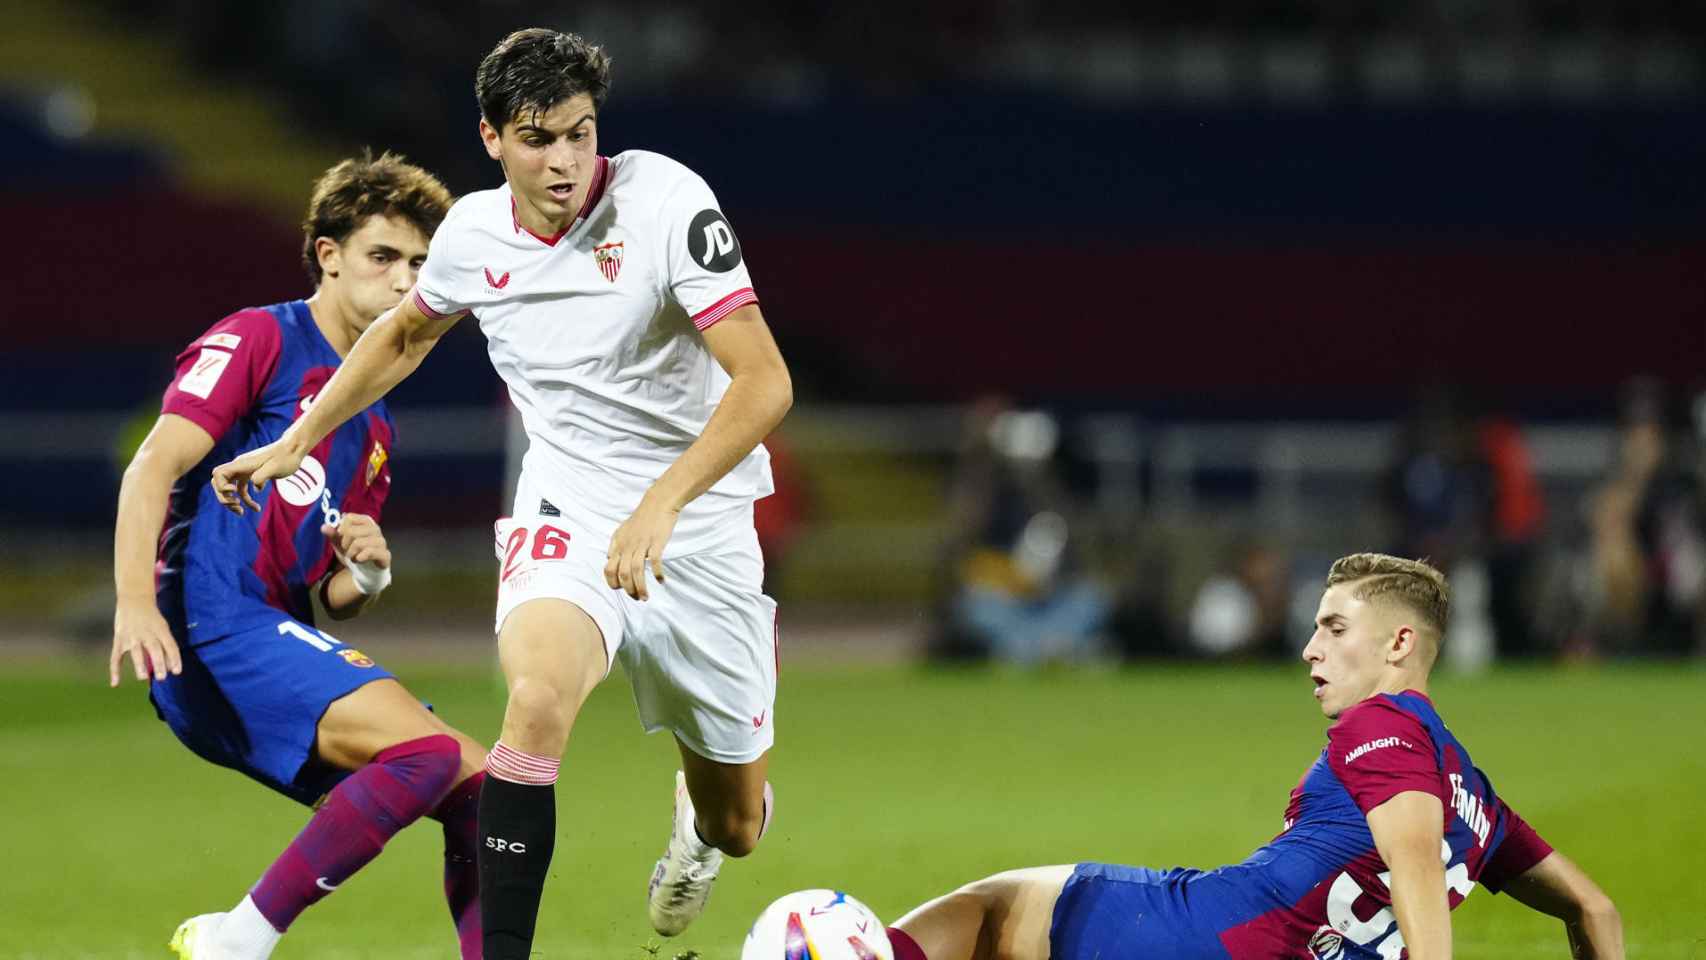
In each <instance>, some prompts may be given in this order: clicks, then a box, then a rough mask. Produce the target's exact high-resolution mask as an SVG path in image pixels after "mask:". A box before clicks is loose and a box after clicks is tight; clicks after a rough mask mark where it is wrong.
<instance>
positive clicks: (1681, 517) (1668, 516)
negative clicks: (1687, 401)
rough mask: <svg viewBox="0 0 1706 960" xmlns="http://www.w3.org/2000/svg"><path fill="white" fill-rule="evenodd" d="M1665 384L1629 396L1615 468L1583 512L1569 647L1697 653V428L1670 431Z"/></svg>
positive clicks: (1703, 536) (1700, 568)
mask: <svg viewBox="0 0 1706 960" xmlns="http://www.w3.org/2000/svg"><path fill="white" fill-rule="evenodd" d="M1671 424H1672V418H1671V417H1670V416H1669V415H1668V411H1667V402H1666V397H1665V391H1664V389H1663V387H1662V386H1661V385H1660V384H1658V383H1657V382H1656V381H1651V380H1645V379H1642V380H1637V381H1634V382H1633V383H1631V384H1630V385H1629V386H1628V388H1627V389H1626V393H1625V396H1624V401H1623V410H1622V415H1621V421H1620V425H1621V429H1620V435H1619V443H1618V450H1617V459H1616V462H1615V463H1614V464H1613V465H1612V467H1611V470H1610V473H1609V475H1608V476H1607V477H1606V479H1605V481H1604V482H1603V483H1602V484H1600V486H1599V487H1597V488H1596V489H1595V490H1594V491H1592V493H1590V494H1589V496H1588V498H1587V502H1586V504H1585V507H1584V518H1583V519H1584V521H1585V525H1586V534H1587V535H1586V543H1585V547H1584V549H1582V550H1581V552H1580V553H1578V554H1577V558H1576V561H1575V563H1574V565H1573V571H1572V572H1573V580H1572V582H1573V585H1574V587H1575V589H1574V590H1573V591H1571V593H1570V598H1571V599H1573V600H1574V603H1573V604H1572V605H1571V607H1570V608H1569V609H1570V610H1571V613H1572V617H1571V618H1570V620H1569V621H1568V622H1567V623H1565V624H1562V625H1561V626H1562V627H1563V629H1564V634H1565V635H1564V638H1563V639H1564V643H1565V645H1566V650H1567V651H1568V652H1570V653H1572V654H1574V655H1577V656H1584V655H1592V654H1598V653H1631V652H1644V653H1664V654H1676V653H1684V652H1689V651H1696V650H1699V649H1700V636H1701V622H1702V599H1703V593H1706V530H1703V529H1702V509H1701V490H1702V485H1701V482H1700V480H1701V478H1700V452H1699V451H1700V440H1699V438H1698V431H1699V427H1698V425H1696V430H1695V433H1694V434H1692V435H1691V434H1690V432H1689V431H1687V430H1676V429H1674V428H1673V427H1672V425H1671Z"/></svg>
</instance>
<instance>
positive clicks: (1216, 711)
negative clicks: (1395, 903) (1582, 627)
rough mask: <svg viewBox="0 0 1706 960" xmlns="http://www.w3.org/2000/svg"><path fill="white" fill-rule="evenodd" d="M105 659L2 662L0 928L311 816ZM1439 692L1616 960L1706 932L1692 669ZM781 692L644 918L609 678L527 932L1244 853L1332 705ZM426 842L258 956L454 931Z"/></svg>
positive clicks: (256, 855) (684, 944) (364, 878)
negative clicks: (744, 838)
mask: <svg viewBox="0 0 1706 960" xmlns="http://www.w3.org/2000/svg"><path fill="white" fill-rule="evenodd" d="M374 652H376V653H381V651H377V650H376V651H374ZM381 655H382V653H381ZM391 665H392V666H393V667H394V669H397V671H398V673H399V674H400V675H401V676H402V677H403V679H404V680H405V682H407V683H409V684H410V686H411V687H412V688H413V689H414V690H415V691H416V693H417V694H418V695H420V696H422V697H423V698H425V699H428V700H431V701H432V702H434V703H435V704H436V705H437V708H438V710H439V712H440V713H441V714H442V715H443V716H445V717H447V718H448V719H450V720H451V722H453V723H456V724H458V725H459V726H462V727H463V728H464V729H466V730H468V731H470V732H472V733H474V734H476V735H477V736H481V737H483V738H486V737H490V736H491V735H492V734H493V733H494V732H495V731H496V729H497V725H498V719H499V716H500V712H501V709H502V696H501V690H500V688H499V686H498V684H497V682H496V680H495V678H494V675H493V673H492V671H491V669H490V668H489V667H487V666H483V665H482V666H474V667H459V668H451V667H447V666H444V665H434V664H426V663H411V662H407V661H401V662H395V661H394V662H393V663H392V664H391ZM104 674H105V668H104V664H102V663H100V662H99V660H98V659H95V660H89V661H78V662H75V663H73V662H69V661H68V662H63V663H40V662H37V663H33V664H22V665H20V664H13V665H11V666H9V667H8V669H7V671H6V674H5V676H4V677H3V678H0V784H4V788H3V789H0V824H4V828H3V830H4V833H3V836H4V838H5V842H4V848H5V851H6V857H5V864H4V867H0V957H9V958H43V960H45V958H82V957H126V958H128V957H163V956H165V955H166V950H165V946H164V945H165V941H166V939H167V937H168V936H169V935H170V934H171V932H172V929H173V927H174V926H175V925H176V924H177V923H178V921H179V920H181V919H183V918H184V917H185V916H188V915H190V914H192V913H199V912H203V911H207V910H217V909H225V908H226V907H228V906H229V905H230V904H231V903H233V902H235V901H236V900H237V899H238V898H239V897H240V896H241V895H242V893H243V891H244V890H245V889H246V887H247V886H248V885H249V884H250V883H251V882H252V881H253V880H254V879H255V877H257V876H258V875H259V874H260V872H261V870H262V869H263V868H264V867H265V866H266V864H267V863H268V862H269V860H270V859H271V858H272V857H273V856H274V855H275V853H276V852H277V851H278V849H280V848H281V847H282V845H283V844H284V843H286V842H287V841H288V840H289V838H290V837H291V836H292V835H293V834H294V833H295V831H296V830H297V829H298V828H299V826H300V825H301V823H302V821H303V819H304V811H303V810H302V809H301V808H298V807H296V806H295V805H293V804H291V803H290V802H288V801H286V800H283V799H280V798H278V797H276V796H274V795H272V794H270V793H268V792H266V791H265V790H263V789H261V788H259V787H258V786H256V785H254V784H252V783H250V782H249V781H248V780H246V779H243V778H241V777H239V776H238V775H236V774H233V773H230V772H228V771H225V770H221V769H217V768H214V767H211V766H209V765H207V764H205V763H203V762H201V761H200V760H198V759H196V758H195V757H193V756H192V755H191V754H190V753H189V752H188V751H186V750H184V749H183V748H182V747H180V746H179V745H178V744H177V742H176V741H175V740H174V739H173V738H172V737H171V735H170V734H169V733H168V732H167V730H166V728H165V726H164V725H163V724H160V723H159V722H158V721H156V720H155V719H154V716H153V713H152V711H151V710H150V708H149V707H148V706H147V704H146V701H145V699H144V695H143V691H142V689H141V686H140V685H137V684H135V683H134V682H133V681H132V682H131V683H130V684H129V685H127V686H126V687H125V688H123V689H120V690H117V691H112V690H108V689H106V688H105V680H104ZM1434 694H1435V701H1436V702H1437V703H1438V704H1439V705H1440V707H1441V711H1442V712H1443V713H1444V715H1445V716H1446V717H1447V718H1448V719H1450V720H1451V722H1452V725H1453V729H1454V731H1455V732H1457V734H1458V735H1459V737H1461V738H1462V739H1463V740H1464V742H1465V743H1466V744H1468V746H1469V748H1470V749H1471V750H1472V751H1473V752H1474V755H1475V758H1476V760H1477V762H1478V763H1479V764H1480V765H1481V767H1482V768H1483V769H1485V770H1487V771H1488V773H1489V774H1490V775H1491V776H1492V778H1493V781H1494V783H1495V784H1496V785H1497V786H1498V788H1499V791H1500V793H1501V795H1503V796H1505V797H1507V798H1508V799H1509V800H1510V801H1511V803H1512V804H1513V805H1515V806H1516V807H1517V808H1518V809H1519V810H1520V811H1522V813H1523V814H1524V815H1525V816H1526V817H1527V818H1528V819H1529V820H1530V821H1531V822H1532V823H1534V824H1535V826H1536V827H1537V828H1538V829H1539V830H1540V831H1541V833H1542V834H1543V835H1544V836H1546V837H1547V838H1548V839H1550V840H1551V841H1552V842H1553V843H1555V844H1556V845H1558V846H1559V847H1560V848H1561V849H1562V850H1564V851H1565V852H1567V853H1568V854H1569V855H1570V856H1572V857H1573V858H1575V859H1576V860H1577V861H1578V862H1580V863H1582V864H1583V865H1585V866H1586V867H1587V868H1588V870H1589V871H1590V872H1591V873H1592V874H1594V876H1595V877H1597V878H1598V879H1599V880H1600V881H1601V883H1602V884H1603V885H1604V886H1605V887H1606V888H1607V890H1608V891H1609V892H1610V893H1611V894H1612V896H1613V897H1614V898H1615V899H1616V900H1617V902H1618V904H1619V906H1620V907H1621V909H1622V912H1623V916H1624V921H1625V924H1626V930H1627V936H1628V942H1629V947H1630V949H1629V955H1630V956H1631V957H1634V958H1642V960H1661V958H1675V960H1698V958H1706V867H1703V864H1702V860H1703V859H1706V826H1703V822H1702V818H1703V817H1706V747H1703V746H1702V745H1701V744H1702V739H1701V738H1702V735H1703V734H1706V671H1703V670H1702V669H1701V668H1699V667H1695V666H1681V665H1666V666H1633V667H1614V668H1605V669H1576V670H1561V671H1552V670H1544V671H1542V670H1502V671H1498V672H1495V673H1493V674H1491V675H1488V676H1486V677H1482V678H1476V679H1460V678H1449V677H1447V678H1443V679H1441V680H1440V681H1439V682H1438V683H1437V684H1436V687H1435V690H1434ZM777 720H778V726H777V732H778V736H779V745H778V746H777V748H776V750H775V751H774V753H773V754H772V780H773V782H774V783H775V785H776V790H777V796H778V803H777V807H778V811H777V820H776V823H775V826H774V828H773V831H772V834H771V836H769V837H768V838H767V839H766V840H765V843H764V844H763V846H762V847H761V848H760V849H759V851H758V853H757V854H756V855H755V856H754V857H752V858H751V859H749V860H746V861H734V862H731V863H729V865H728V866H727V867H726V868H725V869H724V873H723V877H722V879H721V880H720V881H719V884H718V887H717V891H716V894H715V896H714V897H713V898H712V901H711V905H710V909H709V910H708V912H707V913H706V915H705V916H704V917H703V918H702V919H701V920H700V921H699V922H698V923H697V924H696V925H695V926H694V927H693V928H692V929H691V930H689V931H688V933H687V934H686V935H684V936H682V937H680V938H678V939H677V940H674V941H669V942H667V943H663V944H661V945H659V942H658V940H657V938H655V937H654V936H652V935H651V931H650V929H649V927H648V925H647V923H646V919H645V910H644V904H643V902H642V900H643V897H644V888H645V882H646V879H647V876H648V874H649V871H650V869H651V866H652V862H653V860H654V859H655V857H656V856H657V854H658V853H659V851H660V850H661V849H662V847H663V844H664V841H665V838H666V831H667V830H668V826H669V815H670V814H669V811H670V791H671V777H672V771H673V770H674V768H675V763H674V749H673V746H672V744H671V743H670V741H669V740H668V739H667V738H666V737H662V736H654V737H644V736H642V735H641V733H640V732H639V729H638V725H637V723H636V721H635V719H634V716H633V707H632V703H631V701H630V699H629V695H628V692H627V689H626V684H625V683H624V682H623V680H622V679H621V677H620V676H619V675H618V676H614V677H612V678H611V681H610V682H608V683H606V684H605V685H604V686H603V687H602V688H601V689H600V690H599V691H598V693H597V694H595V696H594V698H593V700H592V701H591V703H590V704H589V705H588V707H587V709H586V711H585V713H584V714H583V715H582V717H581V719H580V721H579V723H578V724H577V725H576V728H575V732H574V737H573V740H572V742H571V745H570V748H569V753H568V757H567V763H566V765H565V768H564V777H563V781H562V783H561V784H560V786H559V788H558V802H559V821H558V825H559V839H558V843H557V857H556V861H555V864H554V866H553V870H552V879H551V883H550V886H549V887H548V888H547V889H546V893H545V901H544V905H543V909H542V911H541V917H540V924H539V926H540V935H539V939H538V943H537V946H536V950H537V953H536V956H542V957H594V958H612V960H645V958H647V957H650V956H654V955H655V956H658V957H661V958H663V960H669V958H671V957H673V956H674V955H675V954H676V953H678V952H681V951H686V950H697V951H698V952H699V953H700V955H701V956H702V957H703V958H704V960H733V958H735V957H736V956H737V955H738V953H739V949H740V942H741V938H742V936H743V935H744V933H745V930H746V927H747V925H748V923H750V921H751V920H752V918H753V917H755V916H756V915H757V914H758V912H759V910H760V909H761V908H762V907H763V906H764V905H765V904H766V903H768V902H769V901H770V900H771V899H773V898H775V897H776V896H779V895H780V894H782V893H786V892H788V891H790V890H795V889H800V888H806V887H819V886H833V887H841V888H843V889H846V890H848V891H850V892H852V893H853V894H854V895H856V896H858V897H860V898H862V899H864V900H865V901H866V902H867V903H869V904H870V905H871V906H872V907H873V908H874V909H876V910H877V912H878V913H879V914H881V915H882V916H883V917H884V918H885V919H893V918H894V917H896V916H898V915H899V914H900V913H901V912H903V911H905V910H907V909H909V908H910V907H912V906H913V905H915V904H917V903H919V902H922V901H923V900H925V899H927V898H929V897H931V896H934V895H936V894H939V893H942V892H944V891H946V890H948V889H950V888H952V887H954V886H956V885H957V884H959V883H961V882H964V881H966V880H971V879H974V878H976V877H979V876H982V875H984V874H988V873H991V872H994V871H997V870H1000V869H1004V868H1008V867H1016V866H1028V865H1035V864H1044V863H1061V862H1069V861H1074V860H1081V859H1102V860H1114V861H1121V862H1126V863H1138V864H1146V865H1152V866H1171V865H1174V864H1180V863H1183V864H1189V865H1198V866H1213V865H1218V864H1220V863H1223V862H1227V861H1232V860H1236V859H1240V858H1242V857H1243V856H1244V855H1245V854H1247V853H1248V852H1249V851H1250V850H1251V849H1253V848H1254V847H1256V846H1257V845H1258V844H1260V843H1261V842H1263V841H1264V840H1266V839H1267V838H1269V837H1270V836H1271V835H1272V834H1274V833H1275V832H1276V831H1277V830H1278V829H1279V826H1280V818H1281V814H1282V812H1283V810H1284V806H1285V801H1286V795H1287V793H1288V791H1289V790H1290V789H1291V788H1292V786H1293V785H1294V784H1295V783H1296V782H1297V779H1298V776H1299V775H1300V774H1301V773H1302V771H1303V770H1304V768H1305V767H1306V766H1307V765H1308V764H1309V763H1311V762H1312V761H1313V760H1314V758H1315V755H1316V753H1317V752H1318V751H1319V749H1320V747H1321V744H1322V730H1323V729H1324V726H1325V721H1324V720H1323V719H1322V718H1321V716H1320V715H1319V713H1318V712H1317V709H1316V706H1315V703H1314V701H1313V699H1312V698H1311V697H1310V684H1309V681H1308V678H1307V676H1306V673H1305V671H1304V670H1303V669H1302V668H1301V666H1299V667H1298V668H1294V669H1284V668H1279V667H1259V668H1257V667H1252V668H1207V667H1201V668H1196V667H1190V668H1187V667H1178V666H1156V667H1151V668H1139V669H1133V670H1128V671H1120V672H1114V671H1061V672H1047V673H1043V674H1040V675H1021V674H1015V673H1008V672H1004V671H983V670H974V671H952V672H931V671H926V670H922V669H913V668H875V667H873V668H859V669H844V668H837V669H829V668H824V667H811V666H797V667H790V666H788V665H787V664H784V670H783V675H782V687H781V696H780V700H779V703H778V707H777ZM438 858H439V838H438V833H437V827H436V825H434V824H428V825H425V826H417V827H414V828H411V829H409V830H406V831H404V832H403V834H401V835H400V836H399V837H398V838H397V839H396V840H395V841H393V843H392V844H391V846H390V847H388V848H387V849H386V851H385V853H384V854H383V855H382V856H381V857H380V858H379V860H378V861H376V862H375V863H374V864H373V865H371V866H370V867H368V868H367V869H366V870H364V871H362V872H361V873H360V874H358V875H357V876H356V877H354V878H353V879H352V880H351V881H350V882H349V883H348V884H346V885H345V886H344V887H343V888H342V889H341V890H340V891H339V892H338V893H337V895H335V896H332V897H330V898H328V899H327V900H325V901H324V902H322V903H321V904H320V905H319V906H317V907H315V908H313V909H312V910H310V911H309V912H308V913H306V914H305V915H304V916H303V918H302V919H301V920H300V921H299V922H298V923H297V925H296V926H295V928H294V929H292V930H291V932H290V934H289V935H288V936H287V937H286V938H285V940H284V942H283V944H282V945H281V947H280V948H279V951H278V953H277V954H276V956H277V957H279V958H280V960H290V958H298V957H301V958H308V957H313V958H322V960H337V958H393V957H394V958H427V957H434V958H450V957H454V955H455V946H454V940H453V937H452V935H451V930H450V924H449V921H448V919H447V917H446V915H445V911H444V906H443V903H442V901H441V899H440V894H439V889H438V886H439V880H438ZM1455 926H1456V941H1457V955H1458V956H1459V957H1467V958H1505V957H1545V956H1555V957H1563V956H1566V955H1567V949H1566V947H1565V945H1564V940H1563V935H1562V930H1561V928H1560V927H1559V926H1558V925H1557V924H1556V923H1555V922H1553V921H1551V920H1548V919H1546V918H1543V917H1540V916H1538V915H1536V914H1532V913H1529V912H1528V911H1527V910H1525V909H1523V908H1522V907H1520V906H1519V905H1517V904H1515V903H1513V902H1510V901H1507V900H1506V899H1505V898H1503V897H1495V896H1492V895H1489V894H1488V893H1486V892H1485V891H1483V890H1478V891H1476V892H1475V893H1474V894H1473V895H1472V896H1471V897H1470V898H1469V901H1468V902H1467V903H1466V904H1464V906H1463V907H1461V908H1460V909H1459V910H1458V911H1457V912H1456V914H1455ZM649 945H650V946H652V947H658V950H657V952H656V953H655V954H653V953H652V952H650V951H649V950H648V946H649Z"/></svg>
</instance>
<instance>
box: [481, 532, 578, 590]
mask: <svg viewBox="0 0 1706 960" xmlns="http://www.w3.org/2000/svg"><path fill="white" fill-rule="evenodd" d="M504 525H505V521H502V520H500V521H498V524H497V527H498V530H497V533H498V539H499V540H500V541H501V542H502V544H503V545H502V546H501V547H499V548H498V559H500V560H502V561H503V569H502V571H501V572H500V573H499V574H498V579H499V580H508V579H509V578H510V575H511V574H513V573H515V572H516V570H518V569H520V564H521V551H522V550H523V549H524V548H525V547H526V546H527V542H528V540H529V539H531V540H532V541H533V550H532V553H531V554H530V556H531V557H532V558H533V559H534V560H561V559H563V558H564V557H566V556H568V555H569V533H568V531H567V530H563V529H561V528H559V527H553V526H551V525H550V524H548V523H542V524H539V525H538V526H537V527H534V528H532V529H531V530H530V529H529V528H527V527H524V526H516V527H515V528H513V529H511V530H510V531H509V534H508V535H507V536H505V534H504V532H503V528H504Z"/></svg>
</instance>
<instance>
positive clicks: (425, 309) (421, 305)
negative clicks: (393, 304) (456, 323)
mask: <svg viewBox="0 0 1706 960" xmlns="http://www.w3.org/2000/svg"><path fill="white" fill-rule="evenodd" d="M415 308H416V309H418V310H419V311H420V312H422V313H424V314H426V315H427V316H428V317H430V318H431V319H433V320H449V319H450V318H451V317H460V316H462V313H467V312H468V311H466V310H464V311H462V313H439V312H438V311H437V310H434V309H433V308H432V307H429V306H427V302H426V300H424V299H422V297H421V292H420V291H419V290H416V291H415Z"/></svg>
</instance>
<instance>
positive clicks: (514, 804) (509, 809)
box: [480, 598, 609, 960]
mask: <svg viewBox="0 0 1706 960" xmlns="http://www.w3.org/2000/svg"><path fill="white" fill-rule="evenodd" d="M498 659H499V660H500V662H501V663H502V665H503V670H504V677H505V678H506V680H507V681H508V684H509V703H508V706H507V707H505V709H504V723H503V733H502V735H501V736H500V737H499V739H498V742H497V743H496V744H494V745H493V746H492V753H491V758H490V761H489V762H488V764H487V777H486V783H485V787H484V789H483V790H482V791H481V794H480V836H481V838H482V844H481V846H480V888H481V898H480V900H481V917H482V921H483V925H484V928H485V932H484V955H485V960H527V957H528V955H529V954H530V953H531V951H532V948H533V932H534V926H535V923H536V921H537V920H538V917H539V897H540V894H541V893H542V892H543V890H544V888H545V876H546V873H547V871H548V870H549V869H550V866H551V855H552V852H553V849H554V846H555V841H556V829H557V795H556V788H555V784H556V782H557V769H558V767H559V765H560V764H561V762H562V756H563V750H564V748H565V747H566V746H567V745H568V741H569V731H570V729H571V728H572V727H573V726H574V721H575V717H576V715H578V714H579V713H580V708H581V705H582V704H583V703H585V702H586V698H587V696H588V695H589V694H591V693H592V690H593V688H594V687H596V686H597V685H598V682H599V681H600V680H602V679H604V675H605V673H606V672H607V671H608V669H609V654H608V653H607V652H606V649H605V644H604V637H603V633H602V631H601V630H600V629H599V627H598V624H597V623H595V622H594V621H593V619H592V618H591V617H589V616H588V615H587V614H586V612H585V611H583V610H582V609H581V608H580V607H578V606H576V605H575V604H572V603H570V602H568V601H566V600H557V599H551V598H538V599H533V600H528V601H526V602H525V603H522V604H521V605H520V606H518V607H516V608H515V609H514V610H513V611H511V612H510V614H509V615H508V616H507V617H505V618H504V623H503V627H502V629H501V630H500V631H499V633H498Z"/></svg>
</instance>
